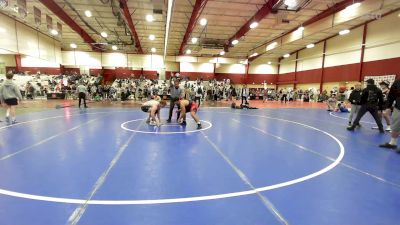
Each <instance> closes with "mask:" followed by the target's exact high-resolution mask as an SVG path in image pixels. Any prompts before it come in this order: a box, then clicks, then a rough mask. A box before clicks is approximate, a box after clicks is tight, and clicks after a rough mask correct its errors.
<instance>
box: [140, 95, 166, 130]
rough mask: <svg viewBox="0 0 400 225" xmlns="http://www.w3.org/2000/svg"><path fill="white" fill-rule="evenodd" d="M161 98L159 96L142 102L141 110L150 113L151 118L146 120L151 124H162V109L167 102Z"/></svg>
mask: <svg viewBox="0 0 400 225" xmlns="http://www.w3.org/2000/svg"><path fill="white" fill-rule="evenodd" d="M159 100H160V99H159V98H158V99H157V100H150V101H147V102H145V103H143V104H142V107H141V110H142V111H143V112H145V113H147V112H148V113H149V118H148V119H147V121H146V122H147V123H149V124H150V125H156V126H160V125H161V119H160V110H161V108H164V107H165V105H166V104H167V102H166V101H165V100H161V101H159Z"/></svg>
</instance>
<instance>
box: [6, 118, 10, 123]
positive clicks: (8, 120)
mask: <svg viewBox="0 0 400 225" xmlns="http://www.w3.org/2000/svg"><path fill="white" fill-rule="evenodd" d="M6 123H7V124H10V117H9V116H6Z"/></svg>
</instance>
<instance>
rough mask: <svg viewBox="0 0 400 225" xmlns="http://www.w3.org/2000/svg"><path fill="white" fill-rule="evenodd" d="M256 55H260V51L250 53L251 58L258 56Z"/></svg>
mask: <svg viewBox="0 0 400 225" xmlns="http://www.w3.org/2000/svg"><path fill="white" fill-rule="evenodd" d="M256 56H258V53H257V52H254V53H253V54H251V55H250V58H253V57H256Z"/></svg>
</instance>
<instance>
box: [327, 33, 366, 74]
mask: <svg viewBox="0 0 400 225" xmlns="http://www.w3.org/2000/svg"><path fill="white" fill-rule="evenodd" d="M363 29H364V28H363V27H359V28H357V29H354V30H351V32H350V33H349V34H347V35H343V36H341V35H339V36H336V37H334V38H331V39H328V40H327V43H326V44H327V45H326V57H325V67H332V66H340V65H347V64H353V63H359V62H360V59H361V44H362V36H363Z"/></svg>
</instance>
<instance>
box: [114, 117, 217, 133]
mask: <svg viewBox="0 0 400 225" xmlns="http://www.w3.org/2000/svg"><path fill="white" fill-rule="evenodd" d="M145 120H146V119H134V120H129V121H126V122H124V123H122V124H121V128H122V129H123V130H126V131H130V132H137V133H144V134H185V133H194V132H199V131H203V130H208V129H210V128H211V127H212V123H211V122H209V121H206V120H200V122H201V124H202V128H201V129H197V124H196V122H195V121H194V120H187V121H186V122H187V125H186V126H183V125H181V124H179V123H164V124H162V125H161V126H153V125H149V124H146V123H143V121H145Z"/></svg>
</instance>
